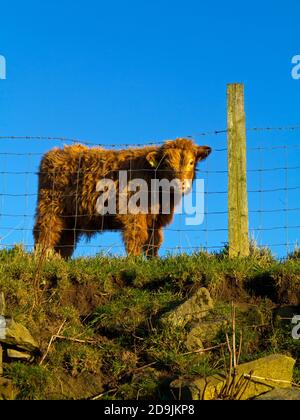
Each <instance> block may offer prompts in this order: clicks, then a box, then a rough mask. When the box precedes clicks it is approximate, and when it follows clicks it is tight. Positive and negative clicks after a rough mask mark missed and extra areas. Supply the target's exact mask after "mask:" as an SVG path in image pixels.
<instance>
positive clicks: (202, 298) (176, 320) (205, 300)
mask: <svg viewBox="0 0 300 420" xmlns="http://www.w3.org/2000/svg"><path fill="white" fill-rule="evenodd" d="M213 307H214V304H213V300H212V298H211V296H210V293H209V291H208V290H207V289H205V288H200V289H199V290H197V292H196V293H195V294H194V295H193V296H192V297H191V298H189V299H187V300H186V301H185V302H184V303H182V304H181V305H179V306H177V307H176V308H175V309H173V310H172V311H169V312H167V313H166V314H164V315H163V316H162V317H161V320H160V321H161V323H162V325H163V326H168V327H171V328H172V327H182V328H183V327H185V325H186V324H187V323H189V322H197V321H200V320H201V319H203V318H204V317H205V316H206V315H207V314H208V312H209V311H210V310H211V309H213Z"/></svg>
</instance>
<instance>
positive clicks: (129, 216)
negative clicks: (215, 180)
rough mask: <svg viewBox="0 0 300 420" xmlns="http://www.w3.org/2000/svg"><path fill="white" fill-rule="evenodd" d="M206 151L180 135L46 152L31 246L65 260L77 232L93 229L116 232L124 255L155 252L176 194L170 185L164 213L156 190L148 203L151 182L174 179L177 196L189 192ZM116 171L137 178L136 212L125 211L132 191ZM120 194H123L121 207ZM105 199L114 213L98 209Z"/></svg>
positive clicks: (83, 233) (90, 233)
mask: <svg viewBox="0 0 300 420" xmlns="http://www.w3.org/2000/svg"><path fill="white" fill-rule="evenodd" d="M210 152H211V149H210V148H209V147H207V146H197V145H196V144H194V143H193V141H192V140H189V139H183V138H179V139H176V140H173V141H172V140H170V141H166V142H165V143H163V145H162V146H155V147H154V146H146V147H143V148H130V149H126V150H106V149H103V148H100V147H93V148H88V147H85V146H83V145H79V144H78V145H73V146H65V147H64V148H62V149H61V148H55V149H53V150H51V151H49V152H48V153H46V154H45V155H44V157H43V159H42V161H41V164H40V170H39V187H38V188H39V189H38V204H37V210H36V221H35V227H34V238H35V245H36V248H39V249H41V250H44V251H46V250H51V249H52V250H55V251H56V252H58V253H59V254H60V255H61V256H62V257H64V258H68V257H71V255H72V254H73V251H74V249H75V247H76V244H77V243H78V241H79V239H80V238H81V237H82V236H87V237H88V238H90V237H92V236H93V235H94V234H95V233H97V232H102V231H109V230H113V231H114V230H119V231H121V232H122V235H123V240H124V243H125V247H126V251H127V253H128V254H131V255H140V254H142V253H144V254H145V255H147V256H157V255H158V250H159V247H160V245H161V243H162V241H163V234H162V229H163V228H164V227H165V226H166V225H168V224H169V223H170V222H171V221H172V219H173V215H174V208H175V206H176V203H177V201H178V198H177V199H176V197H175V196H176V194H175V192H174V190H173V189H171V190H169V192H168V199H169V210H168V211H167V212H165V211H163V209H162V198H163V196H164V195H166V194H164V191H162V190H160V193H159V195H158V201H156V206H155V205H154V206H153V205H151V203H150V202H149V203H148V199H149V201H151V200H150V198H151V197H153V185H157V184H153V183H152V182H153V180H154V181H161V180H167V181H169V182H171V181H172V180H176V181H177V185H180V187H179V188H180V197H181V196H182V195H183V194H186V193H187V192H189V191H190V190H191V187H192V183H193V180H194V178H195V170H196V165H197V163H198V162H199V161H201V160H203V159H205V158H206V157H207V156H208V155H209V154H210ZM120 174H122V175H123V178H124V175H126V179H127V181H125V184H126V182H129V181H130V182H132V181H133V183H135V181H138V180H142V181H143V184H142V186H141V187H140V191H139V192H140V193H141V192H143V193H144V196H143V197H142V198H145V200H144V199H141V200H140V201H143V202H144V203H145V202H146V204H144V207H143V206H141V208H142V210H140V211H136V210H134V211H130V209H129V211H128V207H126V205H127V204H128V197H129V198H130V197H131V198H132V196H133V192H132V190H131V192H129V193H128V190H129V188H127V187H128V185H127V186H126V185H125V188H124V187H122V188H121V183H122V181H120ZM103 180H105V182H104V183H102V181H103ZM111 185H112V186H113V187H114V188H113V189H110V186H111ZM109 189H110V190H109ZM141 189H146V190H147V191H141ZM125 192H127V193H128V197H127V198H126V200H127V201H126V200H125V205H124V201H123V195H124V194H125ZM113 195H114V196H116V197H112V196H113ZM103 197H105V198H104V199H103ZM101 198H102V201H101ZM109 199H112V203H113V204H114V205H113V206H112V207H114V208H115V212H114V211H110V212H108V211H106V212H105V211H103V210H104V209H105V208H106V204H107V202H108V200H109ZM121 201H122V202H123V205H122V206H120V203H121ZM145 206H146V211H145ZM153 209H154V211H153ZM110 210H111V209H110ZM126 210H127V211H126Z"/></svg>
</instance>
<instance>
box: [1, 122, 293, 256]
mask: <svg viewBox="0 0 300 420" xmlns="http://www.w3.org/2000/svg"><path fill="white" fill-rule="evenodd" d="M299 129H300V126H287V127H264V128H261V127H254V128H248V129H247V132H248V133H251V132H253V133H261V132H276V131H277V132H285V133H286V132H293V131H295V132H296V131H297V130H299ZM227 133H228V130H226V129H225V130H215V131H205V132H199V133H196V134H194V135H186V136H180V137H183V138H191V139H194V138H200V137H210V136H211V137H212V136H217V137H220V136H222V135H224V134H227ZM265 138H266V137H264V139H265ZM272 138H273V137H272ZM0 140H12V141H15V140H24V141H25V140H28V141H31V140H32V141H53V142H54V141H56V142H61V143H73V144H78V143H80V144H84V145H86V146H95V147H104V148H107V149H110V148H112V149H117V148H121V147H125V148H134V147H146V146H160V145H162V144H163V143H164V141H149V142H145V143H115V144H108V143H97V142H92V141H89V140H80V139H77V138H68V137H56V136H53V137H51V136H0ZM2 144H5V143H2ZM0 145H1V143H0ZM221 146H222V145H221ZM298 149H300V143H296V144H295V143H289V142H286V144H283V145H277V144H267V143H265V144H264V145H263V146H252V145H251V144H250V145H248V147H247V153H250V152H260V153H261V152H263V151H276V150H278V151H279V150H284V151H285V153H286V152H287V151H289V150H298ZM213 152H223V153H225V152H227V147H226V145H225V146H224V147H217V148H214V149H213ZM43 155H44V153H42V152H35V151H30V152H26V151H24V152H23V151H6V150H5V151H1V152H0V157H1V158H2V157H3V158H4V160H5V161H6V158H9V157H28V159H31V157H32V158H34V157H42V156H43ZM222 159H223V157H222ZM267 161H268V160H267ZM224 162H226V161H224ZM256 166H257V165H256ZM266 166H267V167H262V162H261V164H260V166H259V167H254V168H253V167H252V168H249V169H248V170H247V174H248V175H251V174H256V173H257V174H259V176H260V180H259V188H255V187H254V188H253V187H252V188H248V193H249V194H259V195H260V197H262V196H263V194H264V193H276V192H284V194H285V200H284V201H285V207H284V208H279V206H278V207H275V205H273V208H263V207H262V201H261V202H260V206H261V207H260V208H250V209H249V214H250V215H253V216H255V215H259V216H263V215H264V214H269V215H270V214H272V213H273V214H274V215H275V214H281V213H282V214H284V215H285V222H284V223H283V224H280V223H278V224H277V225H276V224H275V223H274V226H270V227H268V226H263V219H262V218H261V219H260V221H259V226H257V223H253V222H252V223H251V226H250V232H258V233H259V232H266V233H267V232H271V231H276V232H277V231H281V230H285V242H284V243H283V242H277V243H276V242H275V243H273V242H269V243H268V245H261V246H266V247H269V248H270V247H274V248H275V247H286V248H287V250H288V247H292V246H293V247H295V245H296V243H297V241H295V242H291V241H290V240H289V231H292V230H293V231H298V230H299V229H300V225H298V224H297V223H292V220H289V218H288V215H289V214H292V213H294V214H296V213H297V212H300V207H298V206H297V205H296V206H293V203H290V202H289V201H290V200H288V195H289V194H291V195H292V193H293V192H297V191H299V190H300V186H298V185H290V182H291V181H290V179H289V178H288V177H287V174H288V172H289V171H293V174H295V171H298V170H299V169H300V165H297V164H293V165H288V162H287V154H286V155H285V164H283V165H280V164H279V165H277V166H274V167H269V166H270V165H266ZM118 171H119V170H116V172H118ZM137 171H140V169H139V170H136V169H134V168H131V171H130V172H137ZM144 171H153V169H149V168H146V169H145V170H144ZM167 171H168V170H165V172H167ZM66 172H67V173H68V174H69V175H70V176H72V173H71V172H69V171H66ZM111 172H114V171H110V173H111ZM128 172H129V171H128ZM161 172H163V170H162V171H161ZM280 172H284V176H282V180H283V181H284V185H279V186H276V187H270V188H269V187H268V188H266V187H265V186H264V185H263V178H262V177H261V175H262V174H264V173H269V174H273V173H274V174H275V173H280ZM79 173H87V174H89V173H93V172H92V171H90V172H89V171H88V170H84V169H83V170H81V171H78V170H77V171H76V172H73V175H77V176H78V174H79ZM40 174H43V172H41V171H32V170H15V171H13V170H1V171H0V176H1V177H3V178H6V179H7V178H8V177H10V176H20V177H24V180H25V179H27V184H26V185H27V186H26V187H25V189H26V192H25V193H18V192H15V193H14V192H11V191H10V190H9V188H7V191H5V190H4V191H2V192H0V198H1V200H2V202H5V198H7V197H8V198H10V197H11V198H16V199H18V198H22V197H23V198H24V200H25V201H26V203H27V204H26V205H27V207H26V209H25V208H24V214H23V213H22V214H20V213H21V212H18V213H17V212H16V213H15V212H14V211H3V210H2V211H1V201H0V217H1V218H2V219H1V220H2V223H1V224H2V225H3V224H4V225H5V226H1V225H0V230H3V232H8V234H7V235H4V236H3V235H2V237H1V235H0V247H1V248H3V247H12V246H14V245H15V244H11V245H9V244H6V243H3V241H4V239H5V240H6V241H7V238H8V237H9V236H10V234H13V232H24V235H25V233H26V232H32V228H29V227H28V225H27V226H25V224H26V221H25V219H28V222H29V219H33V218H34V217H35V215H34V214H31V213H30V214H29V213H26V210H27V209H29V205H28V203H30V202H31V200H32V199H33V198H36V197H37V196H38V193H33V192H30V191H28V190H29V186H30V183H29V182H28V180H29V179H31V178H30V177H31V176H35V177H37V176H38V175H40ZM196 174H197V175H200V176H201V175H203V176H206V175H207V176H209V179H212V178H213V176H215V175H220V176H222V175H224V176H226V175H227V174H228V170H227V168H226V169H222V168H221V169H220V168H216V170H214V169H210V168H209V169H207V168H203V169H202V168H199V169H196ZM280 176H281V175H280ZM218 179H220V178H218ZM280 179H281V178H280ZM280 184H281V182H280ZM218 186H220V190H218ZM162 192H163V191H162ZM194 193H196V194H201V195H204V196H205V197H210V196H214V195H217V196H218V195H224V196H225V195H227V194H228V190H227V189H226V188H224V189H222V186H221V185H219V184H217V188H215V189H213V190H209V191H204V192H202V191H201V192H197V191H196V192H194ZM72 196H73V194H70V195H68V194H64V195H63V197H72ZM268 197H269V196H268ZM268 200H269V198H268ZM32 201H33V200H32ZM206 202H207V200H206ZM271 204H272V203H271ZM289 204H290V205H289ZM295 204H296V203H295ZM2 207H3V205H2ZM206 210H207V208H206ZM201 214H202V215H203V214H204V215H205V216H206V220H207V218H208V216H220V217H221V216H227V214H228V210H227V209H226V210H222V209H217V210H215V209H210V210H209V211H208V210H207V211H205V212H204V213H201ZM93 216H99V215H98V214H95V215H91V214H76V215H63V216H62V218H74V217H76V219H77V218H78V219H80V218H81V217H93ZM4 218H17V219H18V218H21V219H23V221H21V223H19V224H18V225H17V226H15V227H10V226H7V225H8V224H9V221H6V222H8V223H4V221H5V219H4ZM291 219H292V218H291ZM220 220H222V221H223V220H224V218H223V219H220ZM255 220H256V219H255ZM274 221H275V219H274ZM22 223H23V226H22ZM268 224H269V223H268ZM253 226H255V227H253ZM64 230H66V231H74V228H67V229H64ZM76 230H77V231H78V232H79V233H83V232H87V233H98V232H100V233H101V232H102V231H101V230H100V229H99V230H98V229H97V230H96V229H77V228H76ZM150 230H151V229H150ZM152 230H156V229H155V228H153V229H152ZM164 230H166V231H170V232H175V233H179V234H180V233H181V232H182V233H188V234H189V235H187V236H190V234H192V233H195V232H196V233H203V232H205V233H206V235H207V236H206V245H205V246H203V245H202V246H193V245H192V244H191V243H190V241H188V243H189V245H190V246H182V244H181V241H179V242H180V245H179V246H174V247H172V246H171V247H170V246H164V245H162V249H164V250H169V251H174V250H176V251H179V252H180V251H186V250H191V251H193V250H198V251H200V250H203V249H204V250H208V249H214V250H217V249H222V248H224V246H225V245H226V243H227V242H226V241H225V242H222V241H220V242H221V243H222V245H220V243H219V244H218V245H210V244H208V239H207V238H208V237H209V236H208V233H209V234H213V233H214V232H215V233H217V234H218V233H220V234H224V233H225V232H227V231H228V229H227V227H218V226H213V227H212V228H210V227H208V225H207V222H206V226H205V228H203V227H201V228H199V227H197V229H192V228H184V227H183V226H182V225H180V227H179V228H173V227H167V228H165V229H164ZM109 231H110V232H119V230H118V229H109ZM280 236H282V235H281V234H280ZM216 237H217V236H216ZM28 239H29V238H28ZM187 239H188V238H187ZM22 242H23V243H22V245H23V246H24V247H30V248H32V249H33V247H34V244H29V243H28V241H25V240H24V241H22ZM26 244H27V245H26ZM66 247H69V245H67V246H66ZM77 247H79V248H89V249H95V250H101V249H105V250H106V251H107V250H111V249H123V250H124V246H123V245H90V244H78V245H77Z"/></svg>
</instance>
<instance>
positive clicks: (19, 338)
mask: <svg viewBox="0 0 300 420" xmlns="http://www.w3.org/2000/svg"><path fill="white" fill-rule="evenodd" d="M2 320H3V318H2ZM0 328H1V326H0ZM0 331H2V334H1V335H0V344H5V345H7V346H11V347H17V348H18V349H21V350H25V351H29V352H35V351H38V350H39V346H38V344H37V342H36V341H35V339H34V338H33V337H32V335H31V334H30V332H29V331H28V329H27V328H26V327H24V326H23V325H22V324H19V323H17V322H15V321H14V320H13V319H5V325H2V328H1V330H0Z"/></svg>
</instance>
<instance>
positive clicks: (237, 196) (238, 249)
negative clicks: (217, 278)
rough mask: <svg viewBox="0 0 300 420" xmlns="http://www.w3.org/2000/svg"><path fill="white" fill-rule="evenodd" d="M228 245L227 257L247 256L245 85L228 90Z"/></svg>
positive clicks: (233, 86) (231, 85)
mask: <svg viewBox="0 0 300 420" xmlns="http://www.w3.org/2000/svg"><path fill="white" fill-rule="evenodd" d="M227 128H228V139H227V142H228V241H229V256H230V257H237V256H241V257H245V256H248V255H249V252H250V251H249V221H248V198H247V169H246V117H245V108H244V85H243V84H229V85H228V86H227Z"/></svg>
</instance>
